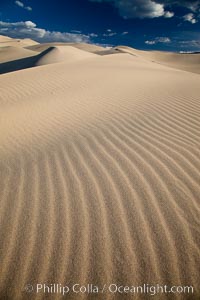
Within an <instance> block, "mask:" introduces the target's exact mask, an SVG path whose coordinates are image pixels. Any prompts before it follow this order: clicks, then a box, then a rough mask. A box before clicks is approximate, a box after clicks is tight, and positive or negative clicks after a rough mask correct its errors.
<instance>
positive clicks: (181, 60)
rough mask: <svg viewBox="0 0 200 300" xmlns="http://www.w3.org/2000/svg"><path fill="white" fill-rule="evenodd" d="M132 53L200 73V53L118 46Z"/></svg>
mask: <svg viewBox="0 0 200 300" xmlns="http://www.w3.org/2000/svg"><path fill="white" fill-rule="evenodd" d="M116 48H117V49H119V50H120V51H123V52H125V53H130V54H133V55H137V56H140V57H143V58H145V59H148V60H150V61H153V62H156V63H160V64H163V65H166V66H169V67H172V68H175V69H180V70H185V71H189V72H193V73H198V74H200V53H172V52H162V51H141V50H137V49H133V48H130V47H126V46H119V47H116Z"/></svg>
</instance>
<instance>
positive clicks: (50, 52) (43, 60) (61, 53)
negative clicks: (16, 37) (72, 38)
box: [0, 46, 96, 74]
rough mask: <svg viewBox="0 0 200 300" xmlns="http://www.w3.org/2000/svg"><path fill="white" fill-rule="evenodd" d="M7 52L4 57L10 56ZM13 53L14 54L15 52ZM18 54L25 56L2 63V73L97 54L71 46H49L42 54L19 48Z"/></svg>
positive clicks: (69, 61) (0, 72)
mask: <svg viewBox="0 0 200 300" xmlns="http://www.w3.org/2000/svg"><path fill="white" fill-rule="evenodd" d="M11 52H12V50H11ZM26 53H27V57H26V58H25V54H26ZM5 54H6V55H3V56H2V57H3V59H5V57H7V56H8V53H7V52H6V50H5ZM30 54H32V55H30ZM0 55H1V51H0ZM11 55H12V56H13V54H11ZM16 55H18V57H19V56H20V55H21V56H24V58H22V59H16V60H12V61H7V62H5V63H2V64H0V74H4V73H8V72H14V71H19V70H22V69H27V68H33V67H37V66H42V65H47V64H55V63H59V62H63V61H64V62H68V63H72V62H74V61H80V60H84V59H87V58H92V57H95V56H96V55H95V54H93V53H88V52H86V51H83V50H80V49H77V48H74V47H71V46H68V47H64V46H57V47H49V48H48V49H46V50H44V51H43V52H41V53H40V54H35V51H31V50H27V49H23V51H22V49H19V53H18V52H16Z"/></svg>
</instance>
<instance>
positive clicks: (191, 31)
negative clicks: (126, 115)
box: [0, 0, 200, 51]
mask: <svg viewBox="0 0 200 300" xmlns="http://www.w3.org/2000/svg"><path fill="white" fill-rule="evenodd" d="M0 34H3V35H8V36H11V37H15V38H27V37H28V38H32V39H34V40H37V41H39V42H51V41H52V42H55V41H63V42H91V43H95V44H103V45H128V46H131V47H135V48H138V49H153V50H155V49H156V50H167V51H200V0H154V1H153V0H48V1H47V0H20V1H19V0H17V1H15V0H1V2H0Z"/></svg>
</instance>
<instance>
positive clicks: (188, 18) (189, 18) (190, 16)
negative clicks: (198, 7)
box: [183, 13, 197, 24]
mask: <svg viewBox="0 0 200 300" xmlns="http://www.w3.org/2000/svg"><path fill="white" fill-rule="evenodd" d="M183 19H184V20H185V21H188V22H190V23H192V24H195V23H197V20H196V19H195V16H194V14H192V13H189V14H187V15H185V16H183Z"/></svg>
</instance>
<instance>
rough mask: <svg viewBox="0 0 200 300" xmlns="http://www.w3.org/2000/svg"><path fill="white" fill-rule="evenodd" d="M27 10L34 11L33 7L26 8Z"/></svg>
mask: <svg viewBox="0 0 200 300" xmlns="http://www.w3.org/2000/svg"><path fill="white" fill-rule="evenodd" d="M25 9H26V10H28V11H32V10H33V9H32V7H30V6H26V7H25Z"/></svg>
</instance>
